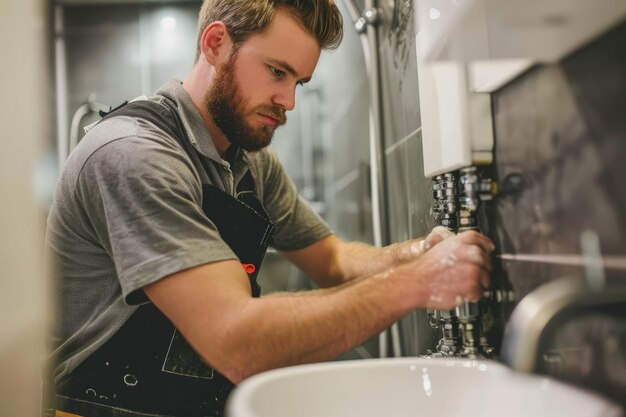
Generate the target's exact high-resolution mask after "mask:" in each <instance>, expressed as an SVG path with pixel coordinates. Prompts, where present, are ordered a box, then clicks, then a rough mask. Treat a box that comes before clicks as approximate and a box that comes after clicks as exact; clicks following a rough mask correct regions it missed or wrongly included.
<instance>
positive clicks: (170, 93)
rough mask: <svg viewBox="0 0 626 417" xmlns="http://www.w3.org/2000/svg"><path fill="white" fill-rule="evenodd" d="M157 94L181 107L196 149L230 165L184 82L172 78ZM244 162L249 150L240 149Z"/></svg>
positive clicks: (208, 156)
mask: <svg viewBox="0 0 626 417" xmlns="http://www.w3.org/2000/svg"><path fill="white" fill-rule="evenodd" d="M156 94H157V95H162V96H164V97H167V98H169V99H170V100H172V101H174V102H175V103H176V105H177V106H178V109H179V115H180V119H181V121H182V123H183V127H184V128H185V130H186V131H187V135H188V136H189V140H190V141H191V144H192V146H193V147H194V148H196V150H197V151H198V152H199V153H201V154H202V155H204V156H206V157H207V158H209V159H211V160H213V161H215V162H217V163H219V164H222V165H230V164H228V162H226V161H224V160H223V159H222V157H221V156H220V154H219V152H218V151H217V149H216V148H215V144H214V143H213V138H211V135H210V134H209V131H208V129H207V127H206V124H204V120H202V117H201V116H200V113H199V112H198V109H196V106H195V104H193V101H192V100H191V97H190V96H189V94H187V91H185V89H184V88H183V83H182V82H181V81H179V80H177V79H171V80H170V81H168V82H167V83H166V84H165V85H164V86H163V87H161V88H160V89H159V90H158V91H157V92H156ZM237 159H241V160H242V161H243V162H247V160H248V152H246V151H244V150H240V152H239V157H238V158H237Z"/></svg>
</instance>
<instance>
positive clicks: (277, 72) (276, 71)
mask: <svg viewBox="0 0 626 417" xmlns="http://www.w3.org/2000/svg"><path fill="white" fill-rule="evenodd" d="M270 71H271V72H272V75H274V76H275V77H282V76H283V75H285V72H284V71H281V70H279V69H278V68H275V67H270Z"/></svg>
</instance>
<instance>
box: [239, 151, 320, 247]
mask: <svg viewBox="0 0 626 417" xmlns="http://www.w3.org/2000/svg"><path fill="white" fill-rule="evenodd" d="M254 158H255V160H254V163H252V164H251V169H252V174H253V176H255V177H256V178H257V182H258V187H259V188H260V190H261V195H262V199H263V206H264V208H265V210H266V211H267V212H268V214H269V216H270V218H271V220H272V222H273V223H274V224H275V226H276V228H275V231H274V243H273V246H274V248H276V249H277V250H285V251H289V250H296V249H302V248H305V247H307V246H309V245H312V244H313V243H315V242H317V241H319V240H321V239H323V238H324V237H326V236H328V235H330V234H331V233H332V231H331V230H330V228H329V227H328V225H327V224H326V222H324V220H323V219H322V218H321V217H320V216H319V215H318V214H317V213H316V212H315V210H313V208H311V206H310V205H309V203H307V202H306V200H304V198H302V196H300V195H299V194H298V191H297V189H296V186H295V184H294V183H293V181H291V179H289V177H288V176H287V174H286V173H285V171H284V169H283V167H282V165H281V164H280V162H279V160H278V157H277V156H276V154H275V153H274V152H272V151H271V150H264V151H262V152H259V153H258V154H257V155H255V156H254Z"/></svg>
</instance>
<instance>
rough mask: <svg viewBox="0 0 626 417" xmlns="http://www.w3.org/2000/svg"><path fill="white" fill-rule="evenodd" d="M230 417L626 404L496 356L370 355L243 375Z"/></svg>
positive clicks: (510, 412) (607, 412)
mask: <svg viewBox="0 0 626 417" xmlns="http://www.w3.org/2000/svg"><path fill="white" fill-rule="evenodd" d="M226 415H227V417H405V416H406V417H418V416H428V417H449V416H455V417H460V416H472V417H496V416H497V417H502V416H506V417H517V416H532V417H541V416H546V417H547V416H549V417H558V416H567V417H578V416H580V417H619V416H622V410H621V407H619V406H617V405H615V404H613V403H611V402H609V401H607V400H605V399H603V398H601V397H599V396H596V395H594V394H592V393H590V392H588V391H585V390H582V389H579V388H576V387H573V386H570V385H566V384H563V383H560V382H557V381H555V380H553V379H550V378H545V377H540V376H533V375H526V374H522V373H517V372H514V371H512V370H510V369H509V368H507V367H505V366H504V365H502V364H500V363H497V362H492V361H473V360H465V359H441V358H438V359H422V358H397V359H371V360H359V361H349V362H331V363H323V364H315V365H302V366H295V367H291V368H284V369H278V370H275V371H270V372H265V373H263V374H260V375H257V376H254V377H252V378H249V379H247V380H245V381H244V382H243V383H242V384H241V385H239V386H238V387H237V388H236V389H235V390H234V391H233V394H232V395H231V397H230V398H229V400H228V404H227V407H226Z"/></svg>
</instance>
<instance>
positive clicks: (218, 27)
mask: <svg viewBox="0 0 626 417" xmlns="http://www.w3.org/2000/svg"><path fill="white" fill-rule="evenodd" d="M232 45H233V42H232V39H231V38H230V35H229V34H228V30H226V25H224V23H223V22H219V21H218V22H213V23H211V24H210V25H209V26H207V27H206V28H205V29H204V31H203V32H202V36H201V37H200V50H201V51H202V55H201V57H200V59H205V60H206V61H207V62H208V63H209V64H211V65H213V66H217V65H219V64H221V63H222V62H224V61H225V60H226V59H227V58H228V56H229V52H230V48H231V47H232Z"/></svg>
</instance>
